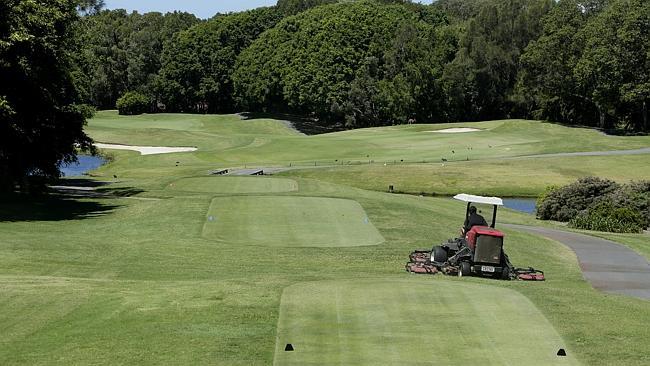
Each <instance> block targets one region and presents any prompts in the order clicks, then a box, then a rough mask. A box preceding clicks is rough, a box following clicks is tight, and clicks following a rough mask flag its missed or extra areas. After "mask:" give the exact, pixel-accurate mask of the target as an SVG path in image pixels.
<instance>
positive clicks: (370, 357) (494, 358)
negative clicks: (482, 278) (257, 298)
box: [274, 277, 578, 366]
mask: <svg viewBox="0 0 650 366" xmlns="http://www.w3.org/2000/svg"><path fill="white" fill-rule="evenodd" d="M288 343H291V344H292V346H293V347H294V349H295V350H294V351H293V352H286V351H285V346H286V344H288ZM560 348H566V347H565V344H564V342H563V341H562V339H561V338H560V336H559V335H558V333H557V332H556V331H555V329H554V328H553V327H552V326H551V325H550V323H549V322H548V321H547V320H546V318H545V317H544V316H543V315H542V314H541V313H540V311H539V310H538V309H537V308H536V307H535V305H533V303H532V302H530V301H529V300H528V299H527V298H526V297H524V296H523V295H521V294H519V293H518V292H515V291H513V290H509V289H504V288H499V287H495V286H481V285H476V284H467V283H461V282H457V281H440V280H434V281H432V280H431V279H427V280H422V279H416V278H413V277H410V280H348V281H327V282H310V283H301V284H297V285H294V286H290V287H288V288H287V289H285V291H284V293H283V295H282V302H281V309H280V318H279V320H278V336H277V341H276V349H275V359H274V365H316V364H318V365H404V364H417V365H451V364H454V365H476V364H480V365H499V366H502V365H576V364H578V362H577V360H576V359H575V358H574V357H573V356H572V352H571V351H570V350H568V351H567V354H568V356H566V357H558V356H557V355H556V354H557V351H558V350H559V349H560ZM478 360H480V361H478Z"/></svg>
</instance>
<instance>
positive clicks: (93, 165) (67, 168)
mask: <svg viewBox="0 0 650 366" xmlns="http://www.w3.org/2000/svg"><path fill="white" fill-rule="evenodd" d="M77 159H79V162H78V163H72V164H61V166H60V167H59V169H60V170H61V174H63V176H64V177H75V176H79V175H84V174H86V173H87V172H89V171H91V170H95V169H97V168H99V167H100V166H102V165H104V164H105V163H106V160H104V159H103V158H102V157H100V156H90V155H78V156H77Z"/></svg>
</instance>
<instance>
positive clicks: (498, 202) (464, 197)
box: [454, 193, 503, 206]
mask: <svg viewBox="0 0 650 366" xmlns="http://www.w3.org/2000/svg"><path fill="white" fill-rule="evenodd" d="M454 199H456V200H459V201H463V202H469V203H485V204H488V205H495V206H503V200H502V199H501V198H499V197H483V196H475V195H473V194H465V193H461V194H457V195H455V196H454Z"/></svg>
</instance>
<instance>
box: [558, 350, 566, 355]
mask: <svg viewBox="0 0 650 366" xmlns="http://www.w3.org/2000/svg"><path fill="white" fill-rule="evenodd" d="M557 355H558V356H566V351H565V350H564V348H560V350H559V351H557Z"/></svg>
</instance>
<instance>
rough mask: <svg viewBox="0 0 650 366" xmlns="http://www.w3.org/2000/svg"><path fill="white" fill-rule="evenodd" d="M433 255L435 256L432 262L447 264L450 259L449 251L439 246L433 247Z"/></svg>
mask: <svg viewBox="0 0 650 366" xmlns="http://www.w3.org/2000/svg"><path fill="white" fill-rule="evenodd" d="M432 254H433V258H431V261H432V262H438V263H445V262H446V261H447V257H448V256H447V251H446V250H445V249H444V248H443V247H441V246H439V245H437V246H435V247H433V253H432Z"/></svg>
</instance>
